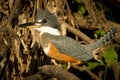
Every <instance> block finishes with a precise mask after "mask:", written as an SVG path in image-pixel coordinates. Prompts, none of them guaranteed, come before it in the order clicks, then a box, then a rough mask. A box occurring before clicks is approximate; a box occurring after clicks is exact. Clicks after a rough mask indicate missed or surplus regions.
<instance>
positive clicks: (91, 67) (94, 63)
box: [87, 62, 101, 70]
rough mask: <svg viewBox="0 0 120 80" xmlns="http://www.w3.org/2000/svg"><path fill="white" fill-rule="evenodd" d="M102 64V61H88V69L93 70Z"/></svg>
mask: <svg viewBox="0 0 120 80" xmlns="http://www.w3.org/2000/svg"><path fill="white" fill-rule="evenodd" d="M100 65H101V64H100V63H97V62H89V63H88V66H87V67H88V69H90V70H92V69H94V68H96V67H97V66H100Z"/></svg>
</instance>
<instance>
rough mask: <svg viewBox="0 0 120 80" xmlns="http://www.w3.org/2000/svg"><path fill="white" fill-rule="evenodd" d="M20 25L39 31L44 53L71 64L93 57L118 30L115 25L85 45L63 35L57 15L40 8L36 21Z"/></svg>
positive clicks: (81, 62)
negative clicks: (96, 50) (97, 38)
mask: <svg viewBox="0 0 120 80" xmlns="http://www.w3.org/2000/svg"><path fill="white" fill-rule="evenodd" d="M18 26H19V27H23V28H30V29H34V30H36V31H38V32H39V36H40V39H39V40H40V45H41V46H42V48H43V51H44V53H45V54H46V55H47V56H48V57H51V58H53V59H55V60H57V61H61V62H65V63H67V62H70V64H71V65H79V64H83V63H84V61H88V60H91V59H93V54H92V52H93V51H94V50H95V49H97V48H99V47H101V46H103V45H105V44H107V43H108V42H109V41H112V40H113V39H114V38H115V33H116V32H117V30H116V28H115V27H113V28H111V30H110V31H108V32H107V33H106V34H105V35H104V36H103V37H101V38H100V39H99V40H97V41H95V42H92V43H90V44H86V45H83V44H80V43H79V42H78V41H76V40H75V39H73V38H71V37H68V36H63V35H61V32H60V29H61V26H60V24H59V22H58V19H57V17H56V16H55V15H54V14H52V13H50V12H49V11H48V10H40V11H39V12H38V14H37V17H36V18H35V21H33V22H27V23H23V24H19V25H18Z"/></svg>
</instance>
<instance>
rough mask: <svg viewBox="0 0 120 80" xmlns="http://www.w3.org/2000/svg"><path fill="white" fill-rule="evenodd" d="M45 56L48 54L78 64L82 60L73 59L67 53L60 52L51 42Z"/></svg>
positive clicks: (59, 59)
mask: <svg viewBox="0 0 120 80" xmlns="http://www.w3.org/2000/svg"><path fill="white" fill-rule="evenodd" d="M47 56H50V57H51V58H54V59H56V60H58V61H62V62H70V63H71V64H72V65H78V64H82V63H83V62H82V61H80V60H78V59H75V58H73V57H71V56H69V55H65V54H63V53H60V52H59V51H58V50H57V49H56V48H55V46H54V45H53V44H52V43H51V44H50V51H49V52H48V54H47Z"/></svg>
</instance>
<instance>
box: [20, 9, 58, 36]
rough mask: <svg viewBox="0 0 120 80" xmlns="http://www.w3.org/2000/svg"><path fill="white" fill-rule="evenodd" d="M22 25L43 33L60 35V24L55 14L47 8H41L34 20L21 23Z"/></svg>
mask: <svg viewBox="0 0 120 80" xmlns="http://www.w3.org/2000/svg"><path fill="white" fill-rule="evenodd" d="M19 26H20V27H27V28H31V29H34V30H37V31H39V32H40V34H42V33H49V34H52V35H60V24H59V23H58V20H57V18H56V16H55V15H53V14H51V13H50V12H49V11H47V10H40V11H39V12H38V14H37V16H36V19H35V21H34V22H28V23H24V24H20V25H19Z"/></svg>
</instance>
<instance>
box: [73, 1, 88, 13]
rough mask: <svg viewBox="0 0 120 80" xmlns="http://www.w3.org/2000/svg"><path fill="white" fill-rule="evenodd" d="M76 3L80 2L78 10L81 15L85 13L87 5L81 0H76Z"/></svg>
mask: <svg viewBox="0 0 120 80" xmlns="http://www.w3.org/2000/svg"><path fill="white" fill-rule="evenodd" d="M75 3H77V4H78V7H77V12H78V13H79V14H80V15H83V14H85V12H86V8H85V5H84V4H83V3H82V2H81V0H75Z"/></svg>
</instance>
